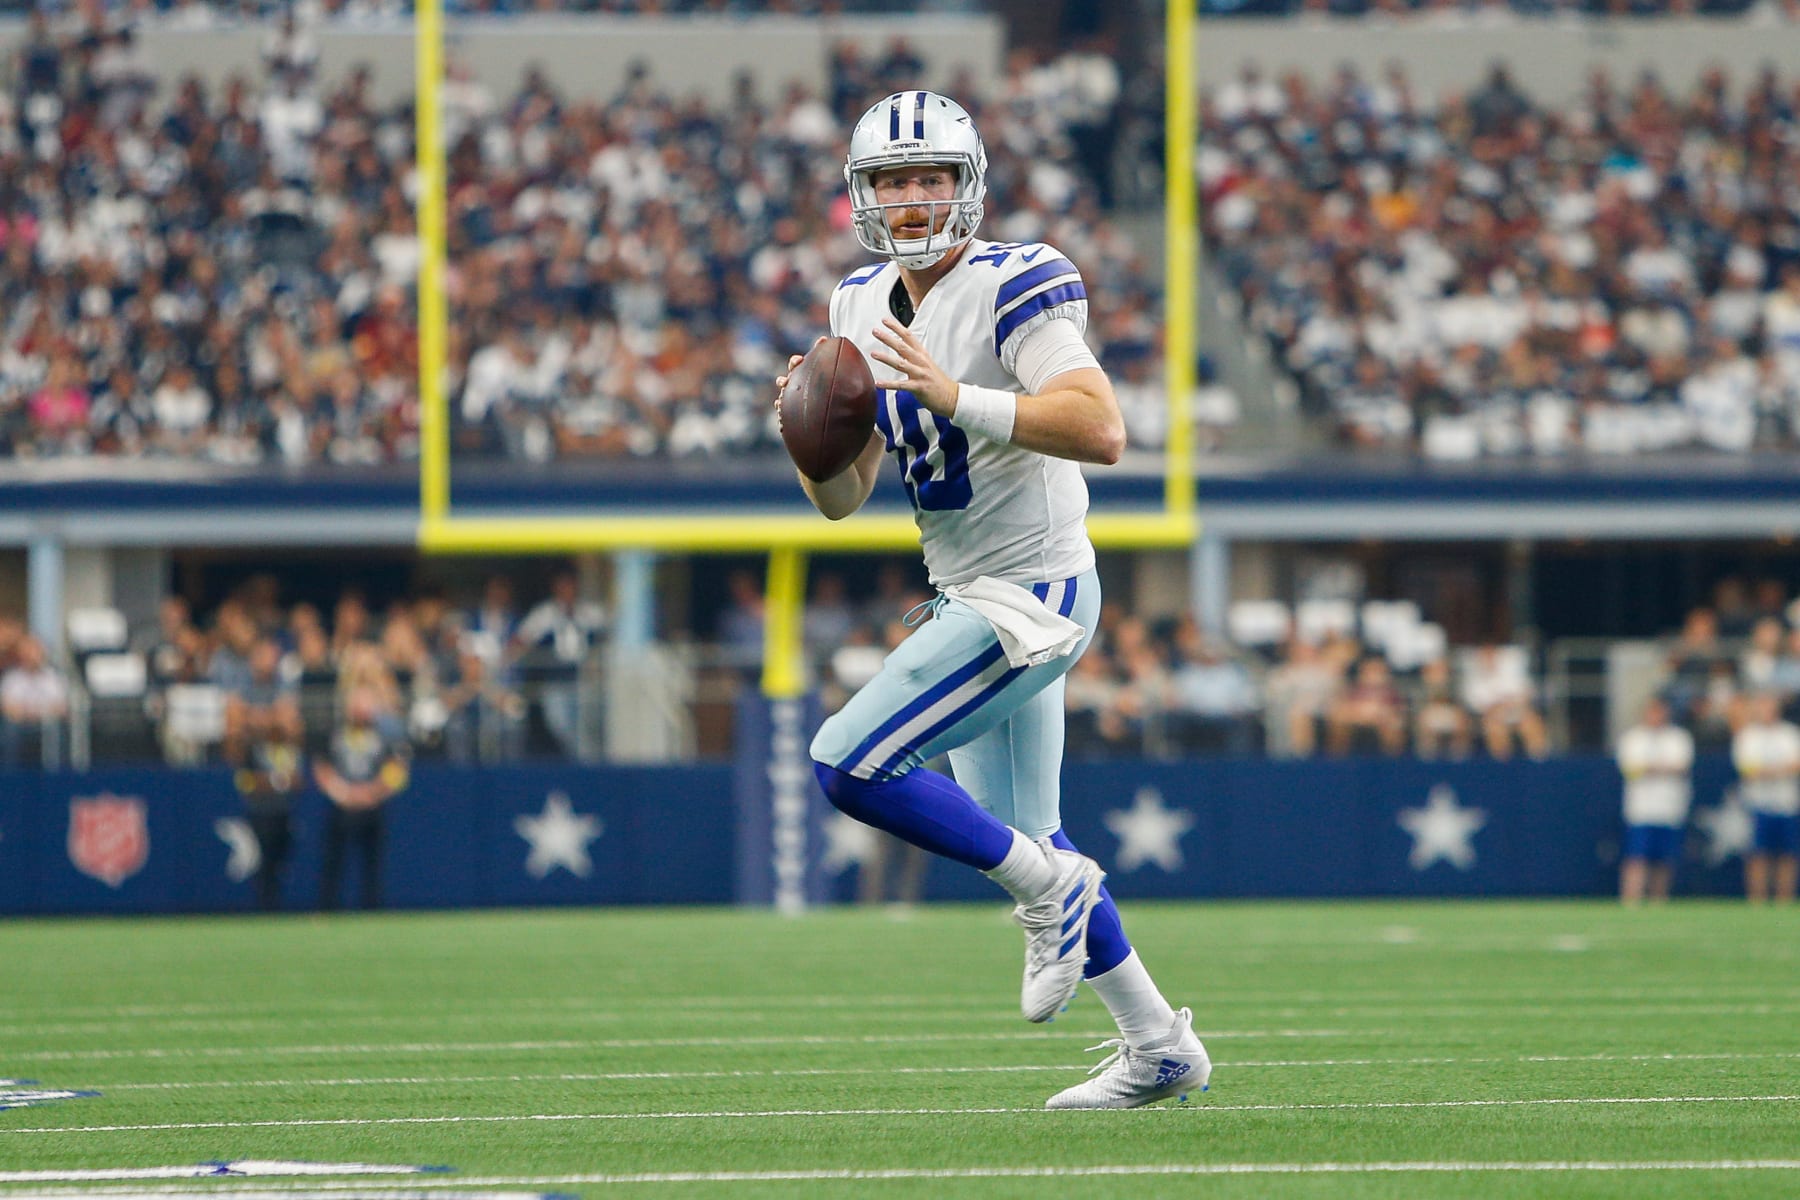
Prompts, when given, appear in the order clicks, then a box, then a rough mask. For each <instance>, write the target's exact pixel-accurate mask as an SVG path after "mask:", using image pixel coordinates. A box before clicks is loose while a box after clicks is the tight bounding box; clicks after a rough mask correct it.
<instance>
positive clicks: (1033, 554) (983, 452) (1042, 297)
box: [776, 91, 1212, 1108]
mask: <svg viewBox="0 0 1800 1200" xmlns="http://www.w3.org/2000/svg"><path fill="white" fill-rule="evenodd" d="M986 171H987V155H986V153H985V151H984V150H983V149H982V144H981V138H980V137H979V136H978V134H977V133H976V131H975V127H974V125H973V123H972V122H971V120H970V118H969V114H968V113H967V112H965V111H964V110H963V109H962V107H961V106H960V105H958V104H956V103H955V102H954V101H951V100H949V99H946V98H945V97H943V96H939V95H936V94H934V93H932V92H924V91H913V92H901V93H898V94H896V95H893V96H890V97H888V98H887V99H886V100H883V101H881V102H880V103H879V104H877V105H875V106H874V107H873V108H871V109H870V110H869V111H868V112H867V113H865V114H863V117H862V119H861V120H859V121H858V122H857V123H856V127H855V129H854V131H853V132H852V133H851V135H850V152H849V160H848V162H847V163H846V165H845V168H844V176H845V179H846V180H847V181H848V183H849V189H850V203H851V212H852V219H853V222H854V225H855V230H856V236H857V239H858V240H859V241H860V242H861V243H862V245H863V246H864V247H865V248H867V249H868V250H869V251H871V252H872V253H874V254H876V255H878V256H880V257H881V258H882V259H883V260H884V261H883V262H881V263H879V264H877V265H874V266H870V267H866V268H864V269H862V270H859V271H856V272H854V273H853V274H851V275H850V276H849V277H848V278H846V279H845V280H844V281H843V282H842V283H841V284H839V285H838V287H837V290H836V291H835V293H834V294H833V295H832V298H831V332H832V333H833V334H836V335H840V336H843V337H847V338H849V339H851V340H852V341H854V342H855V343H856V345H857V346H858V348H859V349H861V350H862V351H863V353H864V354H865V355H866V356H867V357H868V358H869V359H870V360H871V361H872V362H874V363H876V364H878V366H877V367H876V368H875V374H876V387H877V416H876V430H875V433H874V434H873V436H872V437H871V438H870V440H869V444H868V447H867V448H866V449H865V450H864V451H863V453H862V455H861V456H860V457H859V458H858V459H857V460H856V462H854V463H853V464H852V465H851V466H850V467H849V468H848V469H846V470H845V471H844V472H843V473H841V474H840V475H838V476H836V477H834V478H832V479H829V480H827V481H825V482H823V483H815V482H813V481H812V480H809V479H807V478H806V477H805V476H801V479H800V482H801V486H802V487H803V488H804V489H805V490H806V493H807V495H808V496H809V497H810V498H811V500H812V502H813V504H814V505H815V506H816V507H817V508H818V509H819V511H820V512H821V513H823V514H824V515H825V516H827V517H829V518H831V519H832V520H841V519H842V518H844V517H847V516H849V515H850V514H851V513H853V512H855V511H856V510H857V509H858V508H860V507H862V505H863V503H864V501H866V500H867V499H868V498H869V494H870V492H871V491H872V490H873V489H874V486H875V480H876V476H877V473H878V470H879V468H880V462H881V458H882V455H883V454H891V455H892V456H893V457H894V460H895V462H896V464H897V465H898V467H899V471H900V478H901V482H902V483H903V484H904V486H905V488H906V493H907V496H908V497H909V498H910V499H911V501H912V505H913V509H914V513H915V516H916V518H917V521H918V525H919V537H920V542H921V544H922V546H923V549H924V553H925V563H926V566H927V568H928V569H929V571H930V575H931V581H932V584H933V585H934V586H935V587H936V588H937V589H938V592H939V594H938V596H937V598H936V599H935V600H933V601H932V603H931V608H932V610H933V612H932V613H931V619H929V620H926V621H923V622H922V623H920V624H919V625H918V627H917V628H916V629H915V631H914V632H913V633H912V635H911V636H910V637H908V638H907V639H906V641H904V642H903V643H901V645H900V646H899V647H898V648H897V649H895V650H894V652H893V653H892V654H891V655H890V656H889V657H888V658H887V660H886V662H885V664H884V665H883V667H882V669H881V671H880V673H879V674H878V675H877V676H876V677H875V678H874V679H873V680H871V681H870V682H869V683H868V684H867V685H865V686H864V687H863V688H862V689H861V690H860V691H859V692H857V694H856V695H855V696H853V697H851V699H850V700H849V702H848V703H846V704H845V705H844V707H843V708H842V709H841V710H839V711H838V712H837V713H835V714H834V715H833V716H832V717H831V718H830V719H828V720H827V721H826V722H825V724H824V726H823V727H822V728H821V729H820V730H819V733H818V736H817V738H815V739H814V741H813V744H812V757H813V760H814V771H815V773H816V774H817V776H818V779H819V783H820V785H821V786H822V787H823V788H824V790H825V794H826V795H827V796H828V797H830V799H831V802H832V803H833V804H834V805H836V806H837V807H838V808H839V809H841V810H842V811H844V812H846V813H848V814H850V815H851V816H853V817H855V818H857V819H859V820H861V821H864V822H866V823H867V824H870V825H873V826H875V827H876V828H878V829H884V830H886V831H888V832H889V833H892V834H894V835H896V836H897V837H899V838H901V839H903V840H904V841H907V842H910V843H912V844H914V845H916V846H920V847H923V848H924V849H926V850H928V851H931V852H933V853H935V854H940V855H943V856H944V857H946V858H950V859H953V860H955V861H957V862H961V863H966V864H968V865H969V866H972V867H974V868H976V869H977V870H980V871H983V872H985V873H986V874H987V875H988V876H989V878H991V879H993V880H994V881H995V882H996V883H998V884H999V885H1000V886H1001V887H1003V888H1005V889H1006V890H1007V891H1008V892H1010V893H1011V894H1012V896H1013V898H1014V900H1016V901H1017V907H1016V908H1015V909H1014V914H1013V915H1014V919H1015V920H1016V921H1017V922H1018V923H1019V924H1020V925H1021V926H1023V928H1024V930H1025V939H1026V952H1025V973H1024V983H1023V987H1022V991H1021V1006H1022V1008H1023V1009H1024V1013H1025V1016H1026V1017H1027V1018H1028V1019H1030V1020H1032V1021H1048V1020H1050V1019H1052V1018H1053V1017H1054V1016H1055V1015H1056V1014H1057V1012H1059V1011H1061V1010H1062V1009H1064V1008H1065V1007H1066V1006H1067V1004H1068V1001H1069V999H1070V998H1071V997H1072V996H1073V995H1074V994H1075V991H1076V989H1077V987H1078V986H1079V984H1080V981H1081V979H1082V978H1083V977H1084V976H1085V977H1086V978H1087V980H1088V983H1089V984H1090V985H1091V986H1092V987H1093V989H1094V991H1095V992H1096V993H1098V994H1099V996H1100V998H1101V1000H1102V1001H1103V1002H1104V1003H1105V1004H1106V1007H1107V1009H1108V1010H1109V1011H1110V1012H1111V1013H1112V1016H1113V1018H1114V1020H1115V1021H1116V1022H1117V1023H1118V1026H1119V1037H1118V1038H1116V1039H1112V1040H1110V1041H1109V1042H1107V1043H1105V1045H1106V1046H1108V1047H1111V1048H1112V1050H1113V1054H1112V1055H1111V1057H1109V1058H1108V1059H1106V1060H1105V1061H1103V1062H1102V1063H1101V1064H1100V1066H1098V1067H1096V1068H1095V1070H1094V1072H1093V1073H1092V1075H1093V1077H1092V1078H1090V1079H1088V1080H1087V1081H1086V1082H1084V1083H1080V1084H1077V1085H1075V1086H1073V1087H1070V1088H1068V1089H1067V1090H1065V1091H1063V1092H1060V1093H1058V1094H1057V1095H1055V1096H1052V1097H1051V1098H1050V1099H1049V1101H1048V1102H1047V1107H1050V1108H1130V1107H1136V1106H1138V1105H1141V1104H1149V1103H1153V1102H1155V1101H1158V1100H1163V1099H1166V1098H1168V1097H1171V1096H1182V1097H1184V1098H1185V1095H1186V1093H1187V1092H1188V1091H1189V1090H1190V1089H1204V1088H1205V1087H1206V1084H1207V1079H1208V1077H1209V1075H1210V1074H1211V1070H1212V1064H1211V1061H1210V1060H1209V1059H1208V1058H1207V1054H1206V1050H1205V1049H1204V1047H1202V1046H1201V1044H1200V1040H1199V1039H1198V1038H1197V1037H1196V1036H1195V1035H1194V1031H1193V1024H1192V1014H1191V1013H1190V1012H1189V1010H1187V1009H1182V1010H1181V1011H1180V1012H1177V1011H1175V1010H1174V1009H1173V1008H1172V1007H1171V1006H1170V1005H1169V1002H1168V1001H1167V1000H1165V999H1164V998H1163V995H1162V993H1161V992H1160V991H1158V990H1157V987H1156V984H1155V983H1154V982H1153V981H1152V980H1151V978H1150V974H1149V972H1148V971H1147V970H1145V968H1144V965H1143V963H1142V962H1141V961H1140V960H1139V958H1138V955H1137V953H1136V952H1135V951H1134V950H1133V949H1132V947H1131V944H1130V942H1128V941H1127V940H1126V938H1125V933H1124V930H1123V928H1122V926H1121V925H1120V922H1119V913H1118V909H1117V907H1116V906H1115V905H1114V904H1113V901H1112V898H1111V897H1110V896H1109V895H1108V894H1107V892H1106V890H1105V889H1104V888H1103V887H1102V886H1101V880H1102V878H1103V877H1104V874H1103V872H1102V871H1101V870H1100V867H1099V865H1098V864H1097V863H1095V862H1094V861H1093V860H1092V859H1090V858H1087V857H1085V856H1084V855H1082V854H1081V853H1080V852H1079V851H1078V850H1076V849H1075V847H1074V845H1073V844H1072V843H1071V842H1070V840H1069V838H1068V837H1067V835H1066V834H1064V833H1063V832H1062V819H1061V815H1060V811H1059V810H1060V804H1061V796H1060V791H1059V787H1060V781H1059V775H1060V772H1061V768H1062V753H1063V676H1064V674H1065V673H1066V672H1067V671H1068V670H1069V668H1070V667H1071V666H1072V665H1074V663H1075V660H1076V659H1077V658H1078V657H1079V656H1080V655H1081V653H1082V651H1083V650H1084V649H1086V647H1087V644H1088V641H1089V640H1090V639H1091V638H1092V637H1093V634H1094V629H1095V627H1096V623H1097V621H1098V619H1099V613H1100V584H1099V579H1098V576H1097V575H1096V574H1095V571H1094V548H1093V545H1092V544H1091V543H1090V542H1089V540H1088V536H1087V529H1086V525H1085V518H1086V515H1087V507H1088V493H1087V485H1086V483H1085V482H1084V480H1083V479H1082V475H1081V468H1080V467H1079V466H1078V465H1077V464H1078V463H1081V462H1093V463H1102V464H1110V463H1114V462H1117V461H1118V459H1119V455H1120V453H1121V452H1122V450H1123V449H1124V442H1125V431H1124V424H1123V422H1122V421H1121V419H1120V416H1119V408H1118V402H1117V400H1116V399H1115V398H1114V395H1113V389H1112V385H1111V384H1110V383H1109V382H1108V381H1107V377H1106V374H1105V372H1104V371H1102V370H1101V369H1100V365H1099V363H1098V362H1097V361H1095V359H1094V356H1093V354H1092V353H1091V352H1090V351H1089V349H1088V347H1087V344H1086V342H1085V341H1084V340H1083V337H1082V335H1083V332H1084V331H1085V329H1086V325H1087V292H1086V289H1085V288H1084V286H1083V284H1082V280H1081V275H1080V273H1079V272H1078V271H1076V269H1075V267H1074V265H1073V264H1072V263H1070V262H1069V260H1068V259H1067V258H1065V257H1063V255H1062V254H1060V253H1059V252H1058V251H1057V250H1056V249H1055V248H1054V247H1051V246H1047V245H1044V244H1042V243H1033V244H1029V245H1015V244H996V243H992V242H984V241H980V240H978V239H977V238H976V237H975V231H976V229H977V227H978V226H979V225H980V224H981V218H982V204H983V198H984V197H985V195H986V183H985V175H986ZM799 361H800V360H799V359H798V358H795V359H794V360H792V361H791V362H790V364H789V370H792V369H793V366H794V365H796V364H797V363H798V362H799ZM884 368H885V369H884ZM884 376H885V378H884ZM776 383H777V387H781V386H785V384H786V377H785V376H783V377H782V378H781V379H779V380H777V381H776ZM777 403H778V404H779V401H777ZM946 752H947V753H948V754H949V758H950V762H951V765H952V767H953V769H954V772H955V779H954V780H952V779H951V778H950V777H948V776H946V775H942V774H939V773H937V772H935V771H931V770H928V769H926V768H925V767H924V766H923V765H922V764H923V763H924V762H926V761H927V760H929V759H931V758H933V757H934V756H936V755H939V754H943V753H946ZM1099 1048H1100V1047H1096V1049H1099Z"/></svg>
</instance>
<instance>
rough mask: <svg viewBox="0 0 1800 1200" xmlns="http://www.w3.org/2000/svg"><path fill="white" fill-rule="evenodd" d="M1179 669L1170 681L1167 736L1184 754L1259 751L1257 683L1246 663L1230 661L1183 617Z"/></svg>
mask: <svg viewBox="0 0 1800 1200" xmlns="http://www.w3.org/2000/svg"><path fill="white" fill-rule="evenodd" d="M1175 652H1176V665H1175V670H1174V672H1173V673H1172V675H1171V676H1170V678H1169V701H1168V704H1169V715H1168V720H1167V733H1168V739H1169V743H1170V747H1171V749H1174V750H1176V751H1178V752H1181V753H1187V754H1193V753H1199V754H1209V753H1211V754H1220V753H1223V754H1230V755H1247V754H1250V753H1251V752H1252V751H1253V750H1255V749H1256V722H1255V718H1256V714H1257V712H1258V710H1259V709H1260V707H1261V705H1260V703H1259V700H1258V697H1257V694H1256V685H1255V683H1254V682H1253V681H1252V680H1251V678H1250V673H1249V672H1248V671H1246V670H1245V669H1244V667H1243V664H1241V663H1239V662H1237V661H1235V660H1234V659H1232V658H1230V657H1229V656H1228V655H1227V654H1226V653H1225V651H1224V649H1223V648H1222V647H1221V646H1220V645H1219V644H1218V643H1217V642H1216V641H1214V640H1213V639H1211V638H1208V637H1206V636H1205V635H1203V634H1202V633H1201V632H1200V627H1199V625H1198V624H1197V623H1196V622H1195V621H1194V619H1193V618H1192V617H1183V618H1182V621H1181V623H1180V625H1179V626H1178V627H1177V628H1176V633H1175Z"/></svg>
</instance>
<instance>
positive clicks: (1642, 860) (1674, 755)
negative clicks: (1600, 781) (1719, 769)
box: [1618, 697, 1694, 904]
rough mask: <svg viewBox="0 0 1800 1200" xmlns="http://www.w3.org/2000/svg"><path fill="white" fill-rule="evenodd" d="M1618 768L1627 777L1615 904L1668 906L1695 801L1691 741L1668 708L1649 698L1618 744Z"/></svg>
mask: <svg viewBox="0 0 1800 1200" xmlns="http://www.w3.org/2000/svg"><path fill="white" fill-rule="evenodd" d="M1618 762H1619V773H1620V774H1621V775H1623V776H1624V777H1625V853H1624V861H1623V862H1622V863H1621V864H1620V866H1619V899H1620V900H1621V901H1622V902H1623V903H1625V904H1641V903H1642V902H1643V901H1645V900H1647V899H1648V900H1667V899H1668V898H1669V884H1670V882H1671V881H1672V879H1673V877H1674V874H1675V860H1676V859H1677V858H1678V857H1680V854H1681V834H1682V828H1683V826H1685V825H1686V824H1687V814H1688V803H1689V801H1690V799H1691V798H1692V795H1693V780H1692V771H1693V766H1694V735H1693V734H1691V733H1689V732H1688V731H1687V730H1685V729H1683V728H1682V727H1681V726H1679V725H1675V724H1672V723H1670V721H1669V706H1668V704H1667V703H1665V702H1664V701H1663V700H1662V699H1661V698H1660V697H1656V698H1653V699H1652V700H1651V701H1650V703H1648V704H1646V705H1645V706H1644V715H1643V719H1642V720H1641V721H1639V722H1638V724H1636V725H1634V726H1632V727H1631V728H1630V729H1627V730H1626V731H1625V735H1624V736H1623V737H1621V738H1620V739H1619V755H1618Z"/></svg>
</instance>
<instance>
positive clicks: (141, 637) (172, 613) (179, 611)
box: [132, 596, 206, 695]
mask: <svg viewBox="0 0 1800 1200" xmlns="http://www.w3.org/2000/svg"><path fill="white" fill-rule="evenodd" d="M202 646H203V644H202V643H201V642H200V640H199V631H198V630H196V629H195V628H194V626H193V623H192V619H191V616H190V612H189V609H188V602H187V601H186V600H185V599H183V598H182V597H180V596H164V597H163V598H162V600H161V601H159V602H158V604H157V606H156V625H155V627H154V628H150V629H145V630H142V631H140V632H139V634H138V636H137V638H136V639H135V640H134V641H133V644H132V648H133V649H134V650H136V651H138V652H139V653H140V654H142V655H143V656H144V662H145V665H146V667H147V668H148V675H149V685H150V690H151V693H152V694H153V695H154V694H155V693H157V692H160V691H161V690H162V689H163V688H166V687H168V686H169V685H170V684H172V683H192V682H194V681H196V680H198V679H200V678H201V677H202V676H203V675H204V674H205V669H206V665H205V661H204V656H203V654H201V653H200V651H201V650H202Z"/></svg>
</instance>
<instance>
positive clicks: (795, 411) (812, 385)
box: [781, 337, 875, 483]
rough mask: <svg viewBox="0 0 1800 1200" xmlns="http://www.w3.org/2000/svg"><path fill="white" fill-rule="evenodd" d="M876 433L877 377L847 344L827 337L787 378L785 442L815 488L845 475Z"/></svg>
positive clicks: (783, 422) (783, 418)
mask: <svg viewBox="0 0 1800 1200" xmlns="http://www.w3.org/2000/svg"><path fill="white" fill-rule="evenodd" d="M874 432H875V377H874V376H873V375H871V374H870V373H869V363H868V360H866V359H865V358H863V355H862V351H861V350H858V349H857V348H856V344H855V343H854V342H852V341H851V340H850V339H849V338H841V337H828V338H826V339H825V340H824V341H822V342H819V343H818V344H817V345H815V346H814V347H813V348H812V349H811V350H809V351H807V354H806V357H805V358H804V359H802V360H801V362H800V365H799V366H797V367H795V368H794V369H793V371H792V372H791V373H790V374H789V375H788V381H787V387H785V388H783V389H782V392H781V440H782V441H783V442H784V443H786V445H787V452H788V456H789V457H790V458H792V459H793V460H794V465H795V466H797V467H799V468H800V472H801V474H803V475H805V476H806V477H807V478H808V479H810V480H812V481H813V482H814V483H824V482H825V481H826V480H827V479H830V478H832V477H833V476H835V475H838V474H841V473H842V472H843V470H844V469H845V468H846V467H848V466H849V465H850V464H851V463H853V462H855V461H856V456H857V455H859V454H861V453H862V452H863V447H865V446H867V445H868V444H869V437H870V435H871V434H873V433H874Z"/></svg>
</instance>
